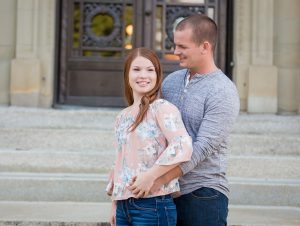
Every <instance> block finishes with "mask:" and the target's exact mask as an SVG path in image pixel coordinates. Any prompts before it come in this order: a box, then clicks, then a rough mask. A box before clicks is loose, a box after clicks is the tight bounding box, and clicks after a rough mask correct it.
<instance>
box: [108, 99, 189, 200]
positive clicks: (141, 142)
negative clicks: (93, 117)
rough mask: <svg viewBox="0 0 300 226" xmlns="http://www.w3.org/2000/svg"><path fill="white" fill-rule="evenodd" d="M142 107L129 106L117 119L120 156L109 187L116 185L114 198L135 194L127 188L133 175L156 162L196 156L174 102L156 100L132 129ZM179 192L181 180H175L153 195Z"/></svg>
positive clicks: (176, 161)
mask: <svg viewBox="0 0 300 226" xmlns="http://www.w3.org/2000/svg"><path fill="white" fill-rule="evenodd" d="M138 110H139V109H138V108H133V107H128V108H125V109H124V110H122V111H121V112H120V113H119V115H118V116H117V118H116V123H115V138H116V149H117V157H116V162H115V167H114V169H113V171H112V173H111V176H110V181H109V184H108V186H107V190H110V189H111V188H113V192H112V199H113V200H123V199H128V198H129V197H134V195H133V194H132V193H131V192H130V191H129V190H128V188H127V186H128V183H129V182H130V180H131V179H132V177H133V176H135V175H138V174H139V173H141V172H145V171H147V170H148V169H150V168H151V167H152V166H153V165H154V164H158V165H171V164H176V163H180V162H184V161H188V160H190V158H191V155H192V139H191V137H190V136H189V135H188V133H187V131H186V129H185V127H184V124H183V122H182V119H181V115H180V112H179V110H178V109H177V108H176V107H175V106H174V105H173V104H171V103H170V102H168V101H166V100H162V99H158V100H155V101H154V102H153V103H152V104H150V106H149V110H148V112H147V114H146V116H145V118H144V120H143V121H142V122H141V123H140V124H139V125H138V127H137V128H136V129H135V130H134V131H133V132H129V131H128V129H129V128H130V126H131V125H132V123H133V122H134V120H135V118H136V116H137V114H138ZM176 191H179V183H178V180H177V179H174V180H172V181H171V182H169V183H168V184H165V185H163V186H162V187H161V188H160V189H159V190H158V191H157V192H155V193H152V194H151V195H149V197H153V196H159V195H166V194H170V193H173V192H176Z"/></svg>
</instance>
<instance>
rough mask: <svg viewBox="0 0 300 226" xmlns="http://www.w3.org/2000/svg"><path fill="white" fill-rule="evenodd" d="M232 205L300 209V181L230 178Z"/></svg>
mask: <svg viewBox="0 0 300 226" xmlns="http://www.w3.org/2000/svg"><path fill="white" fill-rule="evenodd" d="M229 182H230V183H229V184H230V203H231V204H235V205H266V206H269V205H270V206H293V207H300V180H299V179H298V180H280V179H273V180H270V179H256V178H255V179H251V178H236V177H234V178H229Z"/></svg>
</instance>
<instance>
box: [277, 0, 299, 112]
mask: <svg viewBox="0 0 300 226" xmlns="http://www.w3.org/2000/svg"><path fill="white" fill-rule="evenodd" d="M299 9H300V1H298V0H286V1H284V2H283V1H280V0H276V1H275V15H276V17H275V25H276V26H275V43H274V44H275V45H274V47H275V54H274V61H275V64H276V66H277V67H278V112H279V113H281V114H284V113H297V112H298V113H300V92H299V90H300V78H299V76H300V26H299V24H300V14H299Z"/></svg>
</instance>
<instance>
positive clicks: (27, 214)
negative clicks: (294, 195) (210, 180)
mask: <svg viewBox="0 0 300 226" xmlns="http://www.w3.org/2000/svg"><path fill="white" fill-rule="evenodd" d="M109 212H110V203H109V202H106V203H105V202H103V203H86V202H82V203H81V202H80V203H77V202H0V226H4V225H5V226H8V225H10V226H12V225H18V226H20V225H21V226H25V225H26V226H27V225H31V226H66V225H67V226H107V225H108V224H107V222H108V219H109ZM299 216H300V209H299V208H290V207H274V206H239V205H230V206H229V216H228V223H229V225H231V226H250V225H251V226H279V225H281V226H282V225H285V226H296V225H300V218H299Z"/></svg>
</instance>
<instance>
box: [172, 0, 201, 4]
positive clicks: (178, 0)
mask: <svg viewBox="0 0 300 226" xmlns="http://www.w3.org/2000/svg"><path fill="white" fill-rule="evenodd" d="M204 1H205V0H166V2H167V3H197V4H204Z"/></svg>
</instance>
